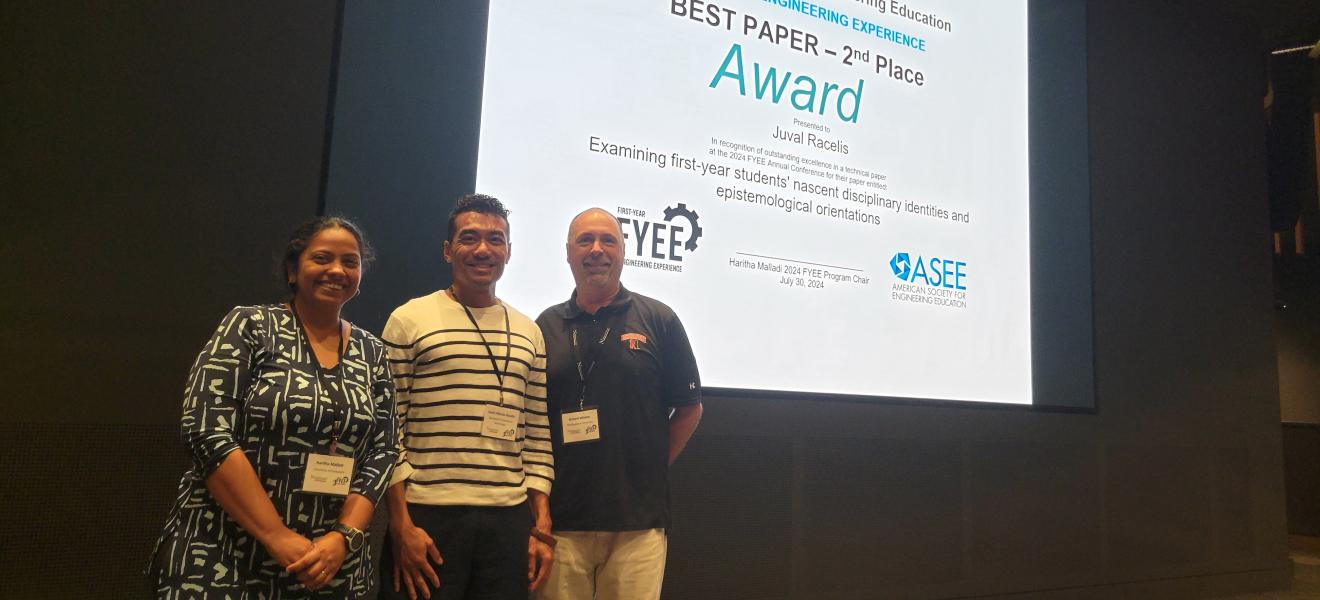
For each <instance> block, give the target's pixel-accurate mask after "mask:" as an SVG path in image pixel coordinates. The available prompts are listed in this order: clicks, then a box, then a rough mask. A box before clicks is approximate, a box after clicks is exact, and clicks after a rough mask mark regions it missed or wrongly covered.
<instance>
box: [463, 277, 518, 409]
mask: <svg viewBox="0 0 1320 600" xmlns="http://www.w3.org/2000/svg"><path fill="white" fill-rule="evenodd" d="M452 295H453V298H454V300H455V301H456V302H458V305H459V306H462V307H463V312H464V313H466V314H467V318H468V320H469V321H472V327H473V329H476V330H477V336H479V337H480V338H481V345H482V347H484V348H485V349H486V357H487V358H489V359H490V368H491V369H493V370H494V371H495V380H496V381H498V382H499V384H500V406H504V374H505V373H508V372H509V358H510V356H512V354H513V329H512V328H510V327H509V307H507V306H505V305H504V303H503V302H501V303H500V308H503V309H504V369H503V370H501V369H500V366H499V364H498V363H496V362H495V351H494V350H491V349H490V342H487V341H486V335H485V334H483V333H481V325H478V324H477V318H476V317H474V316H472V311H471V310H469V309H468V307H467V305H466V304H463V301H462V300H459V299H458V295H457V294H452Z"/></svg>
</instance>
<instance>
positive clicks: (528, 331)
mask: <svg viewBox="0 0 1320 600" xmlns="http://www.w3.org/2000/svg"><path fill="white" fill-rule="evenodd" d="M469 310H470V311H471V312H472V316H473V317H474V318H475V319H476V321H477V324H478V325H479V326H480V328H479V330H478V328H474V327H473V325H472V321H471V320H470V319H469V318H468V316H467V314H465V313H464V311H463V306H462V305H461V304H459V303H458V302H455V301H454V300H453V299H452V298H450V297H449V295H448V294H446V293H445V292H444V290H441V291H438V292H435V293H433V294H430V295H427V296H423V297H421V298H414V299H412V300H410V301H408V302H407V303H406V304H404V305H403V306H400V307H399V308H398V309H396V310H395V311H394V313H393V314H391V315H390V318H389V321H388V322H387V323H386V324H385V331H384V333H383V334H382V338H383V340H384V342H385V345H386V346H387V348H388V358H389V364H390V370H391V372H392V373H393V374H394V385H395V403H396V406H397V408H398V411H399V462H398V464H397V465H396V466H395V468H394V475H393V478H392V480H391V481H390V485H394V484H397V483H399V482H401V481H407V482H408V484H407V489H406V498H407V500H408V502H410V503H415V504H431V505H463V506H514V505H516V504H519V503H521V502H522V501H523V500H525V499H526V498H527V490H529V489H533V490H539V491H541V492H543V493H545V494H549V493H550V488H551V484H552V482H553V481H554V458H553V456H552V454H551V446H550V423H549V418H548V414H547V412H546V401H545V341H544V340H543V339H542V338H541V330H540V328H538V327H537V325H536V323H535V322H533V321H532V320H531V319H529V318H527V317H526V316H525V315H523V314H522V313H521V312H518V311H517V310H515V309H513V308H512V307H509V306H508V305H506V304H504V303H503V302H501V303H498V304H496V305H494V306H489V307H485V308H472V307H469ZM506 311H507V312H506ZM506 315H507V323H508V329H506V328H505V323H506ZM483 337H484V338H485V339H484V341H483V339H482V338H483ZM492 353H493V355H494V364H493V365H492V363H491V354H492ZM501 373H502V374H503V380H504V381H503V384H502V388H501V383H500V377H499V374H501ZM501 391H502V393H501ZM501 399H502V401H503V404H504V406H506V407H509V408H513V409H515V410H519V411H520V413H521V414H520V418H519V423H518V431H517V434H516V436H515V439H514V441H505V440H499V439H495V438H489V437H483V436H482V435H481V423H482V416H483V415H484V414H485V410H486V408H487V407H488V406H491V405H498V404H500V403H501Z"/></svg>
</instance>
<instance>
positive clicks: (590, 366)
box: [570, 319, 616, 410]
mask: <svg viewBox="0 0 1320 600" xmlns="http://www.w3.org/2000/svg"><path fill="white" fill-rule="evenodd" d="M615 320H616V319H610V321H608V322H607V324H606V325H605V331H604V332H602V333H601V334H600V339H597V340H595V341H594V342H593V343H591V346H594V347H595V348H594V349H593V350H592V352H591V357H590V358H591V362H590V363H587V362H586V361H585V360H584V358H583V356H582V348H581V346H580V345H579V343H578V327H577V325H574V326H573V331H572V333H571V335H570V338H571V340H572V342H573V358H574V359H575V360H577V374H578V382H579V383H581V384H582V385H581V386H580V390H581V393H579V394H578V410H582V409H583V408H585V407H586V402H587V381H588V380H589V379H591V374H592V372H594V371H595V370H596V358H597V357H599V356H600V351H601V348H603V347H604V346H605V340H607V339H609V337H610V330H611V329H614V325H615V323H614V321H615ZM584 365H585V366H584Z"/></svg>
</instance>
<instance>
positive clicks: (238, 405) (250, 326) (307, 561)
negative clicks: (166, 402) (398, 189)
mask: <svg viewBox="0 0 1320 600" xmlns="http://www.w3.org/2000/svg"><path fill="white" fill-rule="evenodd" d="M369 259H370V248H369V247H368V246H367V243H366V240H365V239H364V238H363V236H362V233H361V231H360V230H359V229H358V227H357V226H356V225H354V224H353V223H351V222H349V221H347V220H344V219H339V218H334V217H320V218H317V219H314V220H312V221H309V222H308V223H307V224H305V225H303V226H302V227H300V228H299V229H298V230H297V231H295V232H294V234H293V235H292V237H291V239H290V240H289V243H288V245H287V247H286V250H285V255H284V262H283V266H282V271H283V274H284V276H285V278H286V281H287V282H288V285H289V290H290V291H291V297H290V299H289V301H288V302H287V303H286V304H283V305H266V306H240V307H237V308H235V309H233V310H232V311H230V312H229V314H228V315H226V316H225V318H224V319H223V320H221V322H220V326H219V327H218V328H217V329H216V331H215V334H214V335H212V336H211V339H210V341H208V342H207V343H206V345H205V346H204V347H203V348H202V351H201V354H200V355H198V357H197V361H196V362H195V363H194V364H193V368H192V371H191V373H190V375H189V377H188V386H187V389H186V391H185V398H184V403H183V420H182V429H183V441H184V444H185V446H187V448H188V451H189V453H190V455H191V457H192V467H191V468H190V469H189V470H188V472H187V473H185V474H184V476H183V479H182V481H181V482H180V484H179V494H178V498H177V500H176V502H175V504H174V507H173V509H172V510H171V511H170V516H169V519H168V520H167V522H166V524H165V530H164V532H163V533H162V534H161V537H160V539H159V540H158V541H157V543H156V551H155V553H154V555H153V558H152V562H151V566H150V567H149V569H148V573H149V575H150V576H151V578H152V581H153V584H154V586H155V596H156V597H157V598H162V599H171V600H173V599H183V598H203V599H228V600H258V599H263V600H264V599H272V600H273V599H286V598H335V599H354V598H359V597H362V596H365V595H366V594H367V593H369V592H370V590H371V585H372V582H373V581H375V579H376V577H375V575H374V573H373V565H372V562H373V561H372V560H371V557H370V555H369V550H370V544H369V543H365V540H364V538H365V535H364V534H363V532H364V531H365V530H366V529H367V526H368V524H369V523H370V522H371V515H372V512H373V510H374V508H375V504H376V501H377V500H379V498H380V496H381V493H382V492H383V491H384V489H385V487H386V484H387V483H388V481H389V475H390V471H391V470H392V469H393V466H394V462H395V460H396V458H397V456H398V450H397V448H396V442H397V432H396V424H395V415H394V399H393V395H394V388H393V383H392V382H391V379H390V373H389V370H388V367H387V364H386V358H385V352H384V348H383V346H382V345H381V343H380V340H378V339H376V337H375V336H373V335H372V334H370V333H367V332H366V331H363V330H361V329H359V328H357V327H355V326H353V325H351V324H349V323H347V322H345V321H343V319H341V318H340V309H341V308H342V307H343V306H344V303H346V302H348V301H349V300H350V299H352V298H353V297H354V296H356V295H357V293H358V284H359V283H360V281H361V277H362V269H363V266H364V265H365V264H366V262H367V261H368V260H369Z"/></svg>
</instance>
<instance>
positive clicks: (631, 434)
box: [536, 208, 701, 600]
mask: <svg viewBox="0 0 1320 600" xmlns="http://www.w3.org/2000/svg"><path fill="white" fill-rule="evenodd" d="M623 244H624V239H623V231H622V229H621V228H620V227H619V221H618V220H617V219H615V218H614V216H613V215H611V214H610V213H608V212H606V211H604V210H602V209H599V208H593V209H589V210H587V211H585V212H583V213H581V214H579V215H578V216H577V217H576V218H574V219H573V222H572V223H571V224H570V225H569V231H568V243H567V248H568V264H569V267H570V268H571V270H572V271H573V279H574V281H575V282H576V284H577V289H576V290H574V292H573V295H572V297H571V298H569V300H568V302H565V303H563V304H558V305H555V306H552V307H550V308H547V309H546V310H545V312H543V313H541V316H540V317H539V318H537V320H536V322H537V324H538V325H540V327H541V330H542V333H543V334H544V337H545V348H546V355H547V361H546V370H547V377H546V381H547V385H548V388H549V391H548V400H549V409H550V429H551V436H552V438H553V440H554V452H555V476H556V477H555V493H554V495H553V496H551V497H550V515H551V518H552V522H553V529H554V536H555V538H556V539H557V540H558V542H559V543H558V546H557V547H556V552H555V566H554V568H553V569H551V571H550V579H549V580H548V581H547V582H546V584H545V585H544V586H542V588H541V590H540V592H539V593H538V598H540V599H542V600H579V599H583V598H586V599H590V598H593V597H594V598H596V599H597V600H621V599H626V600H648V599H658V598H659V597H660V586H661V583H662V582H663V580H664V569H665V551H666V546H667V539H666V537H665V528H667V527H668V526H669V465H670V464H671V463H673V462H674V459H675V458H677V457H678V454H679V453H680V452H682V450H683V446H684V445H685V444H687V441H688V438H690V437H692V432H693V431H695V430H696V428H697V423H698V422H699V421H700V420H701V380H700V377H699V376H698V374H697V362H696V359H695V358H694V357H693V355H692V346H691V344H689V343H688V338H687V333H686V332H685V331H684V330H683V324H682V323H681V322H679V320H678V316H677V315H675V314H674V311H673V310H671V309H670V308H669V307H668V306H665V305H664V304H663V303H661V302H659V301H657V300H653V299H651V298H648V297H646V296H642V295H641V294H635V293H632V292H630V291H628V290H627V289H624V288H623V286H622V285H621V284H620V283H619V276H620V273H621V272H622V271H623V248H624V246H623Z"/></svg>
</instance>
